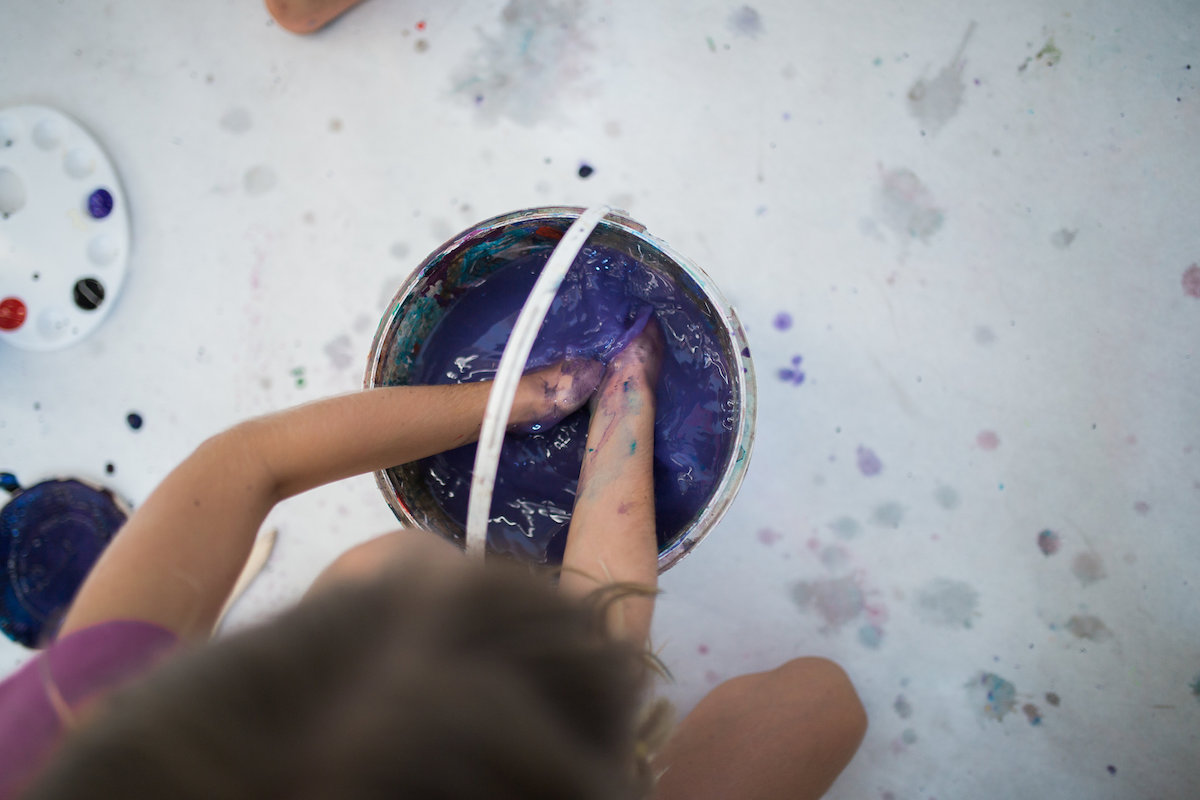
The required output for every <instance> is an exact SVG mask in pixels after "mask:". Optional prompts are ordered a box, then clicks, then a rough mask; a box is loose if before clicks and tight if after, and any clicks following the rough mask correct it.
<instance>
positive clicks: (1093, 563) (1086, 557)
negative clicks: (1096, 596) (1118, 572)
mask: <svg viewBox="0 0 1200 800" xmlns="http://www.w3.org/2000/svg"><path fill="white" fill-rule="evenodd" d="M1071 572H1072V573H1073V574H1074V575H1075V577H1076V578H1078V579H1079V582H1080V583H1082V584H1083V585H1084V586H1090V585H1091V584H1093V583H1095V582H1096V581H1099V580H1101V579H1103V578H1106V577H1108V572H1107V571H1105V569H1104V561H1103V560H1102V559H1101V558H1100V556H1098V555H1097V554H1096V553H1092V552H1083V553H1080V554H1079V555H1077V556H1075V560H1074V561H1073V562H1072V563H1071Z"/></svg>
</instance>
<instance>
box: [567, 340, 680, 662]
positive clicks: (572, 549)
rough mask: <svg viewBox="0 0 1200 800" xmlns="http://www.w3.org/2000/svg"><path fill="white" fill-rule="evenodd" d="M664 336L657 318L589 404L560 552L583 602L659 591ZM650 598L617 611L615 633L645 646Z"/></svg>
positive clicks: (615, 363) (570, 584)
mask: <svg viewBox="0 0 1200 800" xmlns="http://www.w3.org/2000/svg"><path fill="white" fill-rule="evenodd" d="M662 357H663V335H662V331H661V330H660V329H659V327H658V323H657V322H655V321H654V320H653V319H651V320H650V322H649V323H648V324H647V325H646V327H645V329H644V330H643V331H642V333H641V334H640V335H639V336H638V337H637V338H635V339H634V340H633V341H632V342H631V343H630V344H629V345H628V346H627V347H626V348H625V349H624V350H622V351H621V352H620V353H619V354H617V356H616V357H614V358H613V360H612V361H611V362H609V365H608V370H607V372H605V375H604V379H603V381H602V382H601V384H600V389H599V391H597V393H596V395H595V397H594V398H593V399H592V419H591V422H590V424H589V426H588V437H587V451H586V453H585V455H584V459H583V468H582V470H581V472H580V476H579V494H578V495H577V496H576V499H575V509H574V511H573V512H572V514H571V526H570V528H569V529H568V533H567V547H566V550H565V552H564V553H563V575H562V581H561V584H560V585H561V586H562V589H563V591H566V592H569V593H572V594H577V595H586V594H588V593H589V592H591V591H593V590H595V589H596V588H598V587H600V586H602V585H604V584H607V583H627V582H628V583H636V584H639V585H641V586H644V587H646V588H647V589H654V588H655V587H656V586H657V585H658V542H657V539H656V538H655V524H654V474H653V470H654V411H655V405H654V387H655V385H656V384H657V382H658V373H659V369H660V367H661V365H662ZM653 613H654V600H653V598H652V597H634V598H627V599H625V600H622V601H621V602H620V603H618V604H616V605H614V607H613V609H612V611H611V617H610V619H609V624H610V626H611V629H612V630H613V632H614V633H615V634H617V635H619V636H625V637H628V638H629V639H630V640H632V641H633V642H635V643H637V644H644V643H645V642H646V640H647V638H648V637H649V635H650V619H651V616H652V615H653Z"/></svg>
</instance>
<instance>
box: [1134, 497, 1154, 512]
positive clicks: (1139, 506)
mask: <svg viewBox="0 0 1200 800" xmlns="http://www.w3.org/2000/svg"><path fill="white" fill-rule="evenodd" d="M1133 510H1134V511H1136V512H1138V513H1139V514H1149V513H1150V504H1149V503H1147V502H1146V501H1145V500H1138V501H1137V502H1136V503H1134V504H1133Z"/></svg>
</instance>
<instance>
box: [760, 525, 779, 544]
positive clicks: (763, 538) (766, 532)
mask: <svg viewBox="0 0 1200 800" xmlns="http://www.w3.org/2000/svg"><path fill="white" fill-rule="evenodd" d="M782 538H783V534H782V533H780V532H779V531H775V530H771V529H770V528H759V529H758V540H759V541H760V542H762V543H763V544H765V545H766V546H767V547H771V546H772V545H774V544H775V543H776V542H778V541H779V540H780V539H782Z"/></svg>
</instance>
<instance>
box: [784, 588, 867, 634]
mask: <svg viewBox="0 0 1200 800" xmlns="http://www.w3.org/2000/svg"><path fill="white" fill-rule="evenodd" d="M792 600H793V602H795V604H796V605H797V606H799V607H800V608H801V609H803V610H805V611H808V610H810V609H811V610H815V611H816V612H817V613H818V614H820V615H821V619H822V620H824V622H825V630H826V631H834V630H838V629H840V628H841V627H842V626H843V625H845V624H846V623H847V622H850V621H851V620H853V619H855V618H856V617H858V615H859V614H861V613H862V612H863V605H864V602H865V601H864V597H863V591H862V587H860V586H859V585H858V582H857V581H856V580H855V579H854V577H853V576H850V575H848V576H846V577H843V578H832V579H829V580H821V581H802V582H800V583H797V584H796V586H795V588H794V589H793V590H792Z"/></svg>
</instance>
